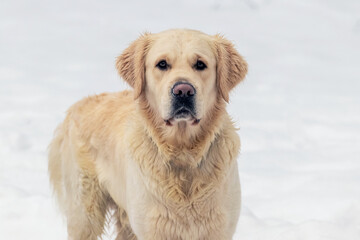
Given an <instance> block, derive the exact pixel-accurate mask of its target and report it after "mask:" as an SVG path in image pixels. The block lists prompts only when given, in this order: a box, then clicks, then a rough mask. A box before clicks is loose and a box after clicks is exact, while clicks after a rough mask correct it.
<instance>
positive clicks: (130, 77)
mask: <svg viewBox="0 0 360 240" xmlns="http://www.w3.org/2000/svg"><path fill="white" fill-rule="evenodd" d="M149 35H150V34H148V33H145V34H144V35H141V36H140V37H139V38H138V39H137V40H135V41H134V42H132V43H131V44H130V46H129V47H128V48H126V49H125V50H124V52H123V53H122V54H121V55H120V56H119V57H118V58H117V59H116V68H117V70H118V73H119V74H120V76H121V77H122V78H123V79H124V80H125V81H126V82H127V83H128V84H129V85H130V86H131V87H133V88H134V98H135V99H137V98H138V97H139V96H140V94H141V93H142V91H143V89H144V87H145V57H146V54H147V52H148V50H149Z"/></svg>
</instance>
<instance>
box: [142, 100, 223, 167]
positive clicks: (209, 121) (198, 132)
mask: <svg viewBox="0 0 360 240" xmlns="http://www.w3.org/2000/svg"><path fill="white" fill-rule="evenodd" d="M222 104H225V103H224V102H223V101H221V100H219V101H218V102H217V103H216V104H215V105H214V106H213V110H212V111H209V112H210V113H211V114H208V115H207V116H205V117H204V118H203V119H202V120H201V121H200V122H199V124H197V125H196V126H192V125H191V124H189V123H187V122H178V123H175V124H174V125H172V126H167V125H166V124H165V123H164V121H163V119H161V118H159V115H158V114H157V113H156V112H155V111H154V110H153V109H152V108H151V106H150V105H149V104H148V101H146V99H145V96H143V95H142V96H140V97H139V99H138V100H137V105H138V107H137V111H139V112H140V116H142V119H141V124H140V125H143V127H144V129H145V131H146V135H147V136H149V138H151V140H152V141H154V143H155V145H156V146H157V147H158V151H159V153H160V154H161V155H163V156H164V157H165V159H166V161H167V164H172V165H174V166H179V167H198V166H199V165H200V164H201V161H202V157H203V156H205V155H206V153H207V152H208V150H209V148H210V145H211V143H212V142H213V141H214V140H215V138H216V135H217V134H218V133H219V132H220V131H221V129H222V127H223V126H222V124H223V122H224V121H223V118H224V117H227V116H228V115H227V113H226V110H225V106H220V105H222ZM184 159H186V161H184Z"/></svg>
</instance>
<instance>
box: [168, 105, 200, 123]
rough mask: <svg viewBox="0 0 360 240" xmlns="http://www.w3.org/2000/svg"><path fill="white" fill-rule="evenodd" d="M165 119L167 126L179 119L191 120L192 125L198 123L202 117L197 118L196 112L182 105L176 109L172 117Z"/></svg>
mask: <svg viewBox="0 0 360 240" xmlns="http://www.w3.org/2000/svg"><path fill="white" fill-rule="evenodd" d="M164 121H165V123H166V125H167V126H172V125H173V124H174V123H175V122H178V121H188V122H191V125H197V124H198V123H199V122H200V119H198V118H196V116H195V114H194V113H193V112H192V111H191V110H190V109H188V108H186V107H181V108H179V109H177V110H176V111H174V113H173V114H172V116H171V117H170V118H168V119H164Z"/></svg>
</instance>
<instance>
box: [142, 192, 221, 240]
mask: <svg viewBox="0 0 360 240" xmlns="http://www.w3.org/2000/svg"><path fill="white" fill-rule="evenodd" d="M145 219H146V221H145V222H147V226H145V229H146V237H145V239H224V235H223V231H224V226H226V223H225V222H226V216H225V211H224V209H222V207H221V206H220V205H217V204H215V202H214V200H213V199H207V201H197V202H194V203H188V204H184V205H178V206H170V207H169V205H166V206H165V205H163V204H160V203H158V204H154V205H153V206H152V207H150V209H149V211H148V212H147V213H146V217H145Z"/></svg>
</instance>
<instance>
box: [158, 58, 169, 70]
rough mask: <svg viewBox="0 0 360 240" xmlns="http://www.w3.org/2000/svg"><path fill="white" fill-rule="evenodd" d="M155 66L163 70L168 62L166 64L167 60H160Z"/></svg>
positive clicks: (167, 66) (166, 67)
mask: <svg viewBox="0 0 360 240" xmlns="http://www.w3.org/2000/svg"><path fill="white" fill-rule="evenodd" d="M156 67H157V68H159V69H160V70H162V71H165V70H167V69H168V68H169V64H167V62H166V61H165V60H161V61H160V62H159V63H158V64H157V65H156Z"/></svg>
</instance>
